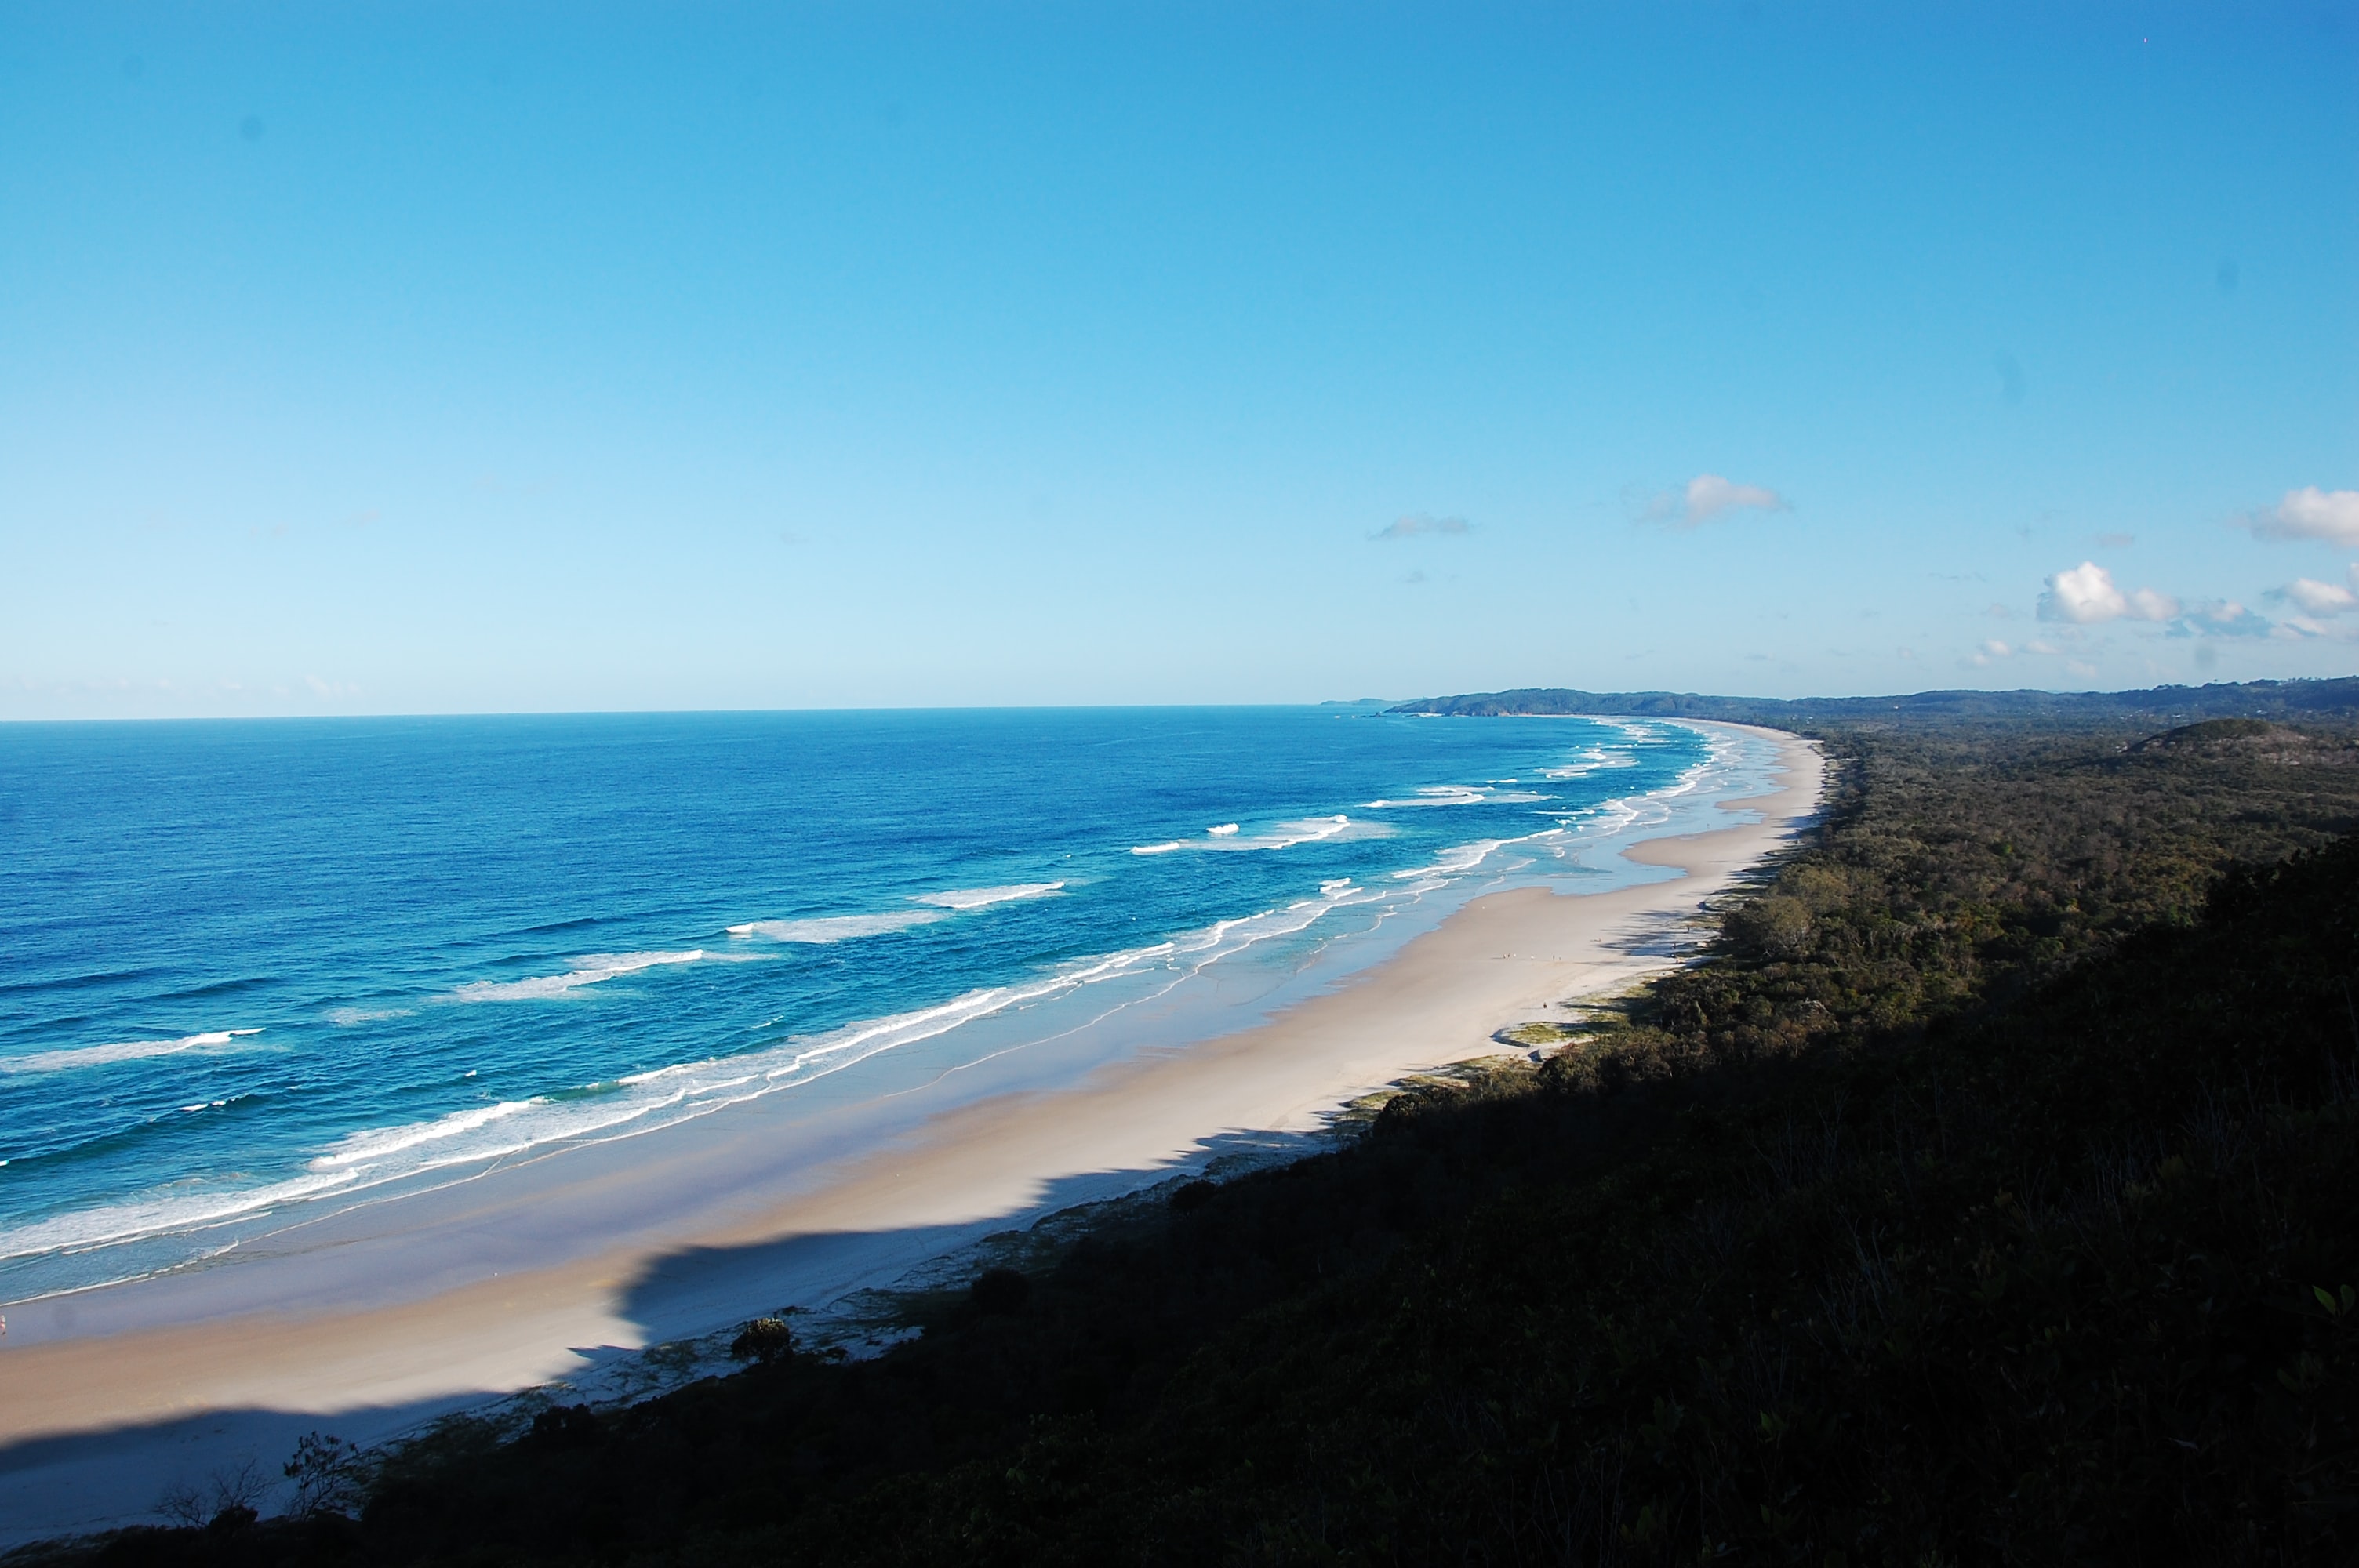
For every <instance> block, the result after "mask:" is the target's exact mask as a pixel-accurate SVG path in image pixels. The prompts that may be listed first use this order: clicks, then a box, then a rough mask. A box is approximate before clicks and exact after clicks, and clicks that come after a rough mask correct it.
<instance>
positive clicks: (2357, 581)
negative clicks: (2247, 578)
mask: <svg viewBox="0 0 2359 1568" xmlns="http://www.w3.org/2000/svg"><path fill="white" fill-rule="evenodd" d="M2269 597H2270V598H2271V599H2281V600H2292V601H2293V602H2294V603H2295V604H2296V605H2298V606H2299V607H2300V610H2301V612H2302V613H2303V614H2305V615H2316V616H2320V617H2332V616H2336V615H2347V614H2349V613H2350V612H2351V611H2354V610H2359V563H2354V565H2353V567H2352V568H2351V586H2350V587H2349V588H2344V587H2343V586H2342V585H2340V584H2338V583H2331V582H2320V581H2318V580H2317V579H2314V578H2306V577H2298V578H2296V579H2293V580H2292V581H2291V582H2289V583H2288V584H2286V585H2285V586H2284V587H2283V588H2276V589H2270V590H2269Z"/></svg>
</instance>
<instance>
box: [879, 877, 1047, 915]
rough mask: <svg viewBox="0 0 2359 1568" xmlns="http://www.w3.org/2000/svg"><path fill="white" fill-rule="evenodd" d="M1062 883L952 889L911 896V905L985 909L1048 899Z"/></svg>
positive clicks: (1030, 883) (1023, 883) (1018, 883)
mask: <svg viewBox="0 0 2359 1568" xmlns="http://www.w3.org/2000/svg"><path fill="white" fill-rule="evenodd" d="M1064 885H1065V884H1064V883H1062V882H1016V883H1013V884H1011V885H1010V886H1007V887H1004V888H952V889H951V891H950V892H921V893H917V894H913V895H912V896H911V899H910V902H911V903H930V904H935V905H938V906H940V908H943V909H956V910H968V909H987V908H989V907H990V906H991V905H993V904H995V903H1015V902H1016V900H1018V899H1027V898H1048V897H1050V896H1052V895H1053V894H1055V893H1057V892H1060V891H1061V890H1062V889H1063V888H1064Z"/></svg>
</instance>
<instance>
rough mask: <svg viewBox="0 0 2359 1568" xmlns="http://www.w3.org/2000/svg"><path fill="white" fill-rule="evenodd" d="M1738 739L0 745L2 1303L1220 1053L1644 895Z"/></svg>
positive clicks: (1323, 712)
mask: <svg viewBox="0 0 2359 1568" xmlns="http://www.w3.org/2000/svg"><path fill="white" fill-rule="evenodd" d="M1750 744H1751V743H1750V742H1745V741H1734V740H1731V739H1728V738H1726V737H1714V736H1712V735H1707V734H1706V733H1704V732H1701V731H1699V730H1690V729H1688V728H1684V727H1680V726H1676V725H1669V724H1658V723H1641V722H1627V723H1625V722H1604V721H1589V720H1580V719H1484V720H1437V719H1411V718H1405V717H1404V718H1387V717H1383V716H1379V715H1375V714H1371V713H1366V712H1354V711H1343V712H1339V711H1337V710H1334V709H1319V708H1256V709H1192V710H1191V709H1144V710H1080V711H1075V710H1056V711H982V712H976V711H963V712H949V713H851V714H809V713H806V714H725V715H664V716H601V717H587V718H584V717H564V718H521V719H515V718H511V719H370V720H322V721H279V722H222V723H191V724H136V725H132V724H123V725H115V724H94V725H16V726H9V727H5V728H0V846H5V854H0V1162H5V1163H0V1300H10V1299H19V1298H22V1297H25V1296H27V1295H32V1294H36V1293H41V1292H49V1291H55V1290H60V1289H66V1288H72V1287H76V1286H80V1285H84V1284H89V1283H92V1282H95V1281H103V1280H111V1279H122V1278H126V1277H131V1276H135V1275H137V1274H141V1273H145V1272H149V1271H154V1270H157V1269H161V1268H168V1267H171V1266H173V1265H175V1264H178V1263H180V1262H184V1261H186V1260H190V1259H193V1258H197V1257H201V1256H203V1255H205V1254H207V1253H209V1252H212V1251H216V1250H218V1249H221V1248H223V1247H225V1246H228V1245H230V1244H231V1243H233V1242H234V1241H235V1240H236V1239H237V1238H239V1237H240V1236H242V1235H246V1234H251V1233H252V1231H253V1229H254V1228H255V1227H258V1226H265V1225H268V1224H271V1223H274V1222H276V1221H277V1220H278V1219H282V1218H283V1217H286V1216H287V1215H288V1214H289V1213H291V1212H301V1211H304V1210H306V1209H307V1208H310V1207H316V1206H319V1205H321V1204H323V1203H332V1204H336V1205H344V1204H350V1203H353V1202H366V1201H371V1200H372V1199H373V1198H374V1197H375V1196H379V1195H391V1194H393V1193H396V1192H399V1191H404V1190H408V1189H411V1188H414V1187H416V1186H417V1185H419V1184H422V1183H431V1182H434V1181H436V1180H439V1179H447V1178H448V1177H449V1176H451V1174H454V1173H465V1172H469V1171H473V1170H480V1169H482V1168H483V1166H484V1163H485V1162H490V1161H495V1160H501V1159H515V1158H517V1157H519V1156H522V1155H527V1154H529V1153H531V1152H536V1151H540V1150H544V1149H547V1148H549V1147H552V1146H554V1145H557V1144H560V1143H564V1142H567V1141H580V1140H582V1139H585V1138H611V1137H616V1136H627V1135H629V1134H631V1133H634V1132H638V1131H643V1130H651V1129H653V1128H657V1127H660V1126H664V1125H667V1124H669V1123H672V1122H676V1121H678V1120H679V1119H683V1118H686V1117H690V1116H693V1115H696V1114H698V1113H699V1112H701V1111H703V1110H707V1109H711V1108H714V1107H717V1106H720V1105H723V1104H727V1103H730V1102H732V1101H734V1100H737V1099H742V1098H746V1097H748V1096H752V1095H757V1094H762V1095H781V1096H801V1097H805V1098H807V1100H808V1101H809V1102H810V1104H812V1105H820V1104H823V1103H840V1102H842V1101H843V1100H845V1099H858V1098H862V1097H864V1096H875V1095H880V1094H886V1093H891V1092H894V1091H895V1090H896V1089H897V1087H906V1086H907V1085H908V1083H910V1082H912V1081H915V1080H916V1079H917V1078H919V1077H923V1076H929V1075H939V1074H940V1073H942V1072H945V1071H954V1070H956V1069H957V1068H959V1067H960V1065H962V1063H969V1062H973V1061H975V1060H979V1059H981V1058H982V1057H984V1056H985V1055H994V1056H996V1055H999V1054H1005V1053H1007V1052H1010V1051H1014V1050H1021V1049H1023V1048H1025V1047H1026V1045H1027V1042H1037V1041H1038V1040H1042V1039H1045V1038H1047V1037H1049V1035H1051V1034H1054V1035H1057V1036H1059V1037H1060V1038H1070V1037H1071V1036H1072V1035H1073V1033H1074V1032H1075V1031H1077V1030H1080V1029H1082V1028H1084V1027H1086V1028H1087V1029H1088V1030H1090V1031H1092V1032H1093V1033H1092V1035H1091V1038H1092V1039H1093V1040H1103V1042H1104V1047H1103V1048H1104V1049H1108V1050H1114V1049H1121V1048H1125V1046H1131V1045H1136V1044H1144V1043H1151V1042H1152V1041H1155V1040H1161V1041H1163V1042H1165V1043H1169V1040H1170V1039H1171V1038H1172V1037H1173V1036H1174V1035H1175V1034H1184V1033H1186V1032H1187V1031H1188V1030H1189V1029H1190V1028H1195V1029H1200V1030H1201V1029H1202V1028H1209V1027H1220V1026H1222V1024H1221V1020H1223V1018H1224V1017H1226V1016H1227V1015H1229V1014H1234V1013H1235V1012H1236V1011H1237V1010H1238V1009H1240V1008H1250V1007H1252V1006H1254V1005H1260V1004H1267V1003H1270V1002H1272V1001H1273V1000H1274V999H1282V998H1283V997H1284V996H1285V995H1286V994H1287V988H1288V984H1289V983H1290V982H1294V981H1296V980H1297V979H1299V977H1303V976H1306V975H1308V976H1311V977H1314V978H1315V977H1317V976H1319V975H1321V974H1326V973H1330V972H1332V971H1335V970H1337V969H1338V968H1341V967H1348V965H1349V964H1350V963H1352V962H1354V961H1358V960H1357V959H1355V957H1354V955H1355V954H1357V955H1359V956H1360V957H1363V958H1364V957H1365V956H1367V955H1372V954H1374V953H1375V952H1377V951H1379V950H1380V949H1381V947H1382V946H1383V945H1384V944H1385V943H1386V942H1388V941H1390V940H1394V939H1397V937H1398V936H1399V935H1402V934H1403V933H1405V932H1407V931H1408V930H1410V929H1414V928H1417V927H1419V925H1422V924H1430V921H1431V920H1432V919H1434V918H1438V916H1439V914H1440V912H1441V911H1442V910H1444V909H1446V908H1447V907H1450V906H1451V904H1452V903H1454V902H1456V901H1461V900H1462V899H1463V898H1464V897H1466V896H1471V895H1472V893H1473V892H1477V891H1481V890H1482V889H1484V888H1486V887H1492V886H1496V885H1501V884H1502V883H1503V881H1510V880H1517V879H1522V880H1531V879H1547V878H1565V879H1572V880H1577V881H1597V882H1600V884H1601V885H1602V882H1603V881H1605V880H1611V879H1613V878H1615V877H1621V878H1625V879H1626V877H1627V876H1629V875H1631V874H1633V873H1632V872H1631V871H1630V869H1629V868H1627V867H1626V866H1624V865H1621V864H1620V863H1619V862H1616V861H1614V860H1613V859H1612V857H1611V855H1610V853H1609V852H1607V850H1606V849H1605V846H1607V845H1608V844H1610V842H1612V841H1613V840H1614V838H1616V836H1617V835H1620V834H1623V833H1626V832H1628V831H1630V830H1632V829H1633V828H1634V827H1640V826H1643V825H1645V824H1647V823H1655V824H1658V825H1659V824H1662V823H1666V822H1669V821H1670V820H1671V819H1672V817H1673V816H1674V815H1675V814H1677V813H1678V812H1680V811H1688V812H1690V813H1691V812H1693V811H1694V810H1697V809H1700V808H1701V806H1704V805H1706V804H1708V802H1709V799H1710V798H1711V797H1712V795H1714V794H1715V793H1718V792H1720V791H1722V790H1723V789H1724V788H1726V787H1728V786H1729V785H1731V784H1735V783H1739V782H1741V781H1742V780H1743V778H1744V777H1745V775H1747V774H1748V773H1757V770H1758V768H1759V766H1760V765H1761V763H1762V762H1763V761H1764V760H1765V758H1764V757H1762V756H1759V755H1753V754H1749V753H1748V752H1747V751H1746V748H1747V746H1748V745H1750ZM1755 750H1756V751H1757V750H1758V748H1756V749H1755ZM1696 825H1699V826H1701V825H1702V824H1701V821H1699V822H1698V823H1697V824H1696ZM1149 1002H1152V1004H1153V1005H1152V1006H1148V1005H1146V1004H1147V1003H1149ZM1125 1021H1135V1022H1136V1026H1135V1027H1133V1028H1131V1029H1130V1030H1129V1033H1127V1034H1125ZM1041 1059H1042V1061H1043V1062H1044V1063H1049V1062H1051V1061H1053V1062H1054V1063H1055V1064H1056V1065H1055V1067H1054V1070H1057V1071H1068V1070H1071V1065H1072V1063H1073V1060H1074V1058H1073V1056H1072V1054H1071V1052H1070V1051H1067V1052H1065V1053H1063V1054H1050V1053H1046V1052H1044V1053H1042V1057H1041ZM1043 1070H1044V1071H1046V1070H1051V1069H1050V1068H1049V1067H1046V1066H1044V1068H1043Z"/></svg>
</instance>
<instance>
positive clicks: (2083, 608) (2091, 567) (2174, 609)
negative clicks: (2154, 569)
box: [2039, 561, 2180, 626]
mask: <svg viewBox="0 0 2359 1568" xmlns="http://www.w3.org/2000/svg"><path fill="white" fill-rule="evenodd" d="M2179 611H2180V606H2179V600H2175V599H2173V598H2171V597H2170V595H2169V594H2167V593H2157V592H2156V591H2155V590H2154V589H2150V588H2141V589H2136V591H2134V592H2131V593H2124V592H2123V591H2122V590H2121V589H2119V588H2118V587H2116V586H2115V585H2114V574H2113V573H2111V572H2109V571H2107V570H2106V569H2105V568H2103V567H2101V566H2099V565H2098V564H2097V563H2096V562H2094V561H2082V563H2081V564H2080V565H2079V566H2077V567H2074V568H2072V569H2071V570H2070V571H2062V572H2058V573H2057V574H2056V575H2055V576H2054V577H2051V578H2049V579H2048V591H2047V592H2045V593H2043V594H2041V595H2040V596H2039V619H2041V620H2042V621H2069V622H2071V623H2072V624H2074V625H2076V626H2093V625H2095V624H2097V623H2098V622H2102V621H2120V620H2125V619H2127V620H2131V621H2172V620H2176V619H2177V618H2178V616H2179Z"/></svg>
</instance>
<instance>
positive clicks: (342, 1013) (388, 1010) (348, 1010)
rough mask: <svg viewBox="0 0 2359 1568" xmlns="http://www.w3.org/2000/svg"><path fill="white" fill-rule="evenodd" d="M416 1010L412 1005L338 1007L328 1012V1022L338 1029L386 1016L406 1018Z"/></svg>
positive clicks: (380, 1020)
mask: <svg viewBox="0 0 2359 1568" xmlns="http://www.w3.org/2000/svg"><path fill="white" fill-rule="evenodd" d="M417 1011H418V1010H417V1009H416V1008H414V1007H340V1008H336V1009H334V1010H333V1011H331V1012H330V1013H329V1014H328V1022H331V1023H332V1024H334V1025H335V1026H336V1027H337V1028H339V1029H350V1028H352V1027H353V1025H355V1024H360V1023H381V1022H384V1021H385V1020H386V1019H388V1018H408V1017H410V1016H412V1015H413V1014H415V1013H416V1012H417Z"/></svg>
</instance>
